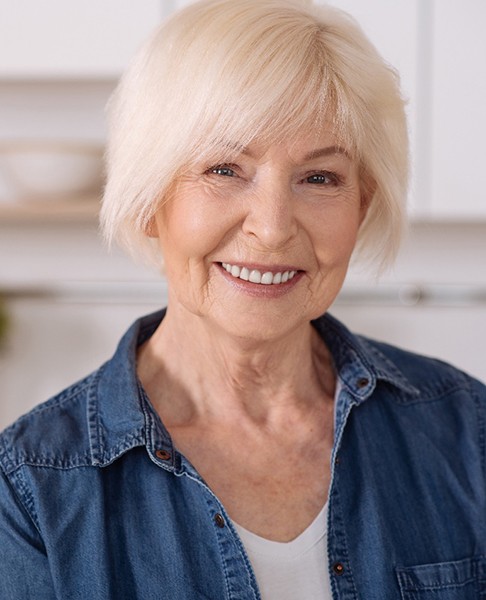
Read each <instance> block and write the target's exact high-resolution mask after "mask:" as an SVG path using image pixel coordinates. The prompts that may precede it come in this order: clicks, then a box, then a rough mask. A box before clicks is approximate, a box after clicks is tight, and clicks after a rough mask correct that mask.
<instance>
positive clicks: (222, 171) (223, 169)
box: [208, 165, 236, 177]
mask: <svg viewBox="0 0 486 600" xmlns="http://www.w3.org/2000/svg"><path fill="white" fill-rule="evenodd" d="M208 173H213V174H214V175H222V176H223V177H236V173H235V172H234V170H233V169H231V168H230V167H227V166H226V165H219V166H217V167H211V168H210V169H209V170H208Z"/></svg>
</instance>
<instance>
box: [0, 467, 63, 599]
mask: <svg viewBox="0 0 486 600" xmlns="http://www.w3.org/2000/svg"><path fill="white" fill-rule="evenodd" d="M0 548H1V553H2V558H1V560H0V599H2V600H3V599H5V600H7V599H8V600H23V599H27V598H35V599H36V600H55V598H56V595H55V593H54V587H53V584H52V578H51V574H50V571H49V564H48V560H47V555H46V552H45V549H44V545H43V543H42V539H41V537H40V535H39V532H38V530H37V528H36V527H35V524H34V523H33V521H32V519H31V518H30V516H29V514H28V513H27V511H26V510H25V508H24V507H23V505H22V503H21V501H20V499H19V497H18V496H17V494H16V492H15V490H14V489H13V487H12V486H11V484H10V483H9V481H8V480H7V478H6V477H5V474H4V473H3V472H2V471H1V470H0Z"/></svg>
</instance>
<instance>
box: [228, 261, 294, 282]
mask: <svg viewBox="0 0 486 600" xmlns="http://www.w3.org/2000/svg"><path fill="white" fill-rule="evenodd" d="M220 264H221V266H222V267H223V269H225V270H226V271H227V272H228V273H229V274H230V275H231V276H232V277H234V278H235V279H242V280H243V281H249V282H250V283H259V284H260V285H279V284H282V283H287V281H290V280H291V279H293V278H294V277H295V276H296V275H297V273H298V272H299V271H279V272H277V273H272V272H271V271H259V270H258V269H248V268H247V267H239V266H238V265H231V264H229V263H220Z"/></svg>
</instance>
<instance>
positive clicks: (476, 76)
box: [431, 0, 486, 220]
mask: <svg viewBox="0 0 486 600" xmlns="http://www.w3.org/2000/svg"><path fill="white" fill-rule="evenodd" d="M485 25H486V3H485V2H484V0H435V3H434V12H433V31H432V32H431V40H433V56H432V75H433V86H432V101H431V106H432V120H431V174H432V181H431V216H432V217H436V218H439V219H452V218H455V219H467V220H476V219H478V218H482V219H483V220H484V219H485V218H486V186H485V184H484V181H485V180H484V174H485V171H486V69H485V61H486V35H485V32H484V29H485Z"/></svg>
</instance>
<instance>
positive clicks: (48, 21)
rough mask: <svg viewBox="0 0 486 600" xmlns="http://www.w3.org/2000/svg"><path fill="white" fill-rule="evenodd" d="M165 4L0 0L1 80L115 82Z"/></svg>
mask: <svg viewBox="0 0 486 600" xmlns="http://www.w3.org/2000/svg"><path fill="white" fill-rule="evenodd" d="M163 3H164V0H143V1H142V2H139V1H137V0H84V1H83V2H80V1H78V0H41V1H40V0H0V15H1V17H0V78H1V79H13V80H19V79H63V78H64V79H85V78H87V79H97V78H116V77H118V76H119V75H120V73H121V72H122V71H123V69H124V68H125V67H126V65H127V63H128V61H129V60H130V58H131V57H132V56H133V54H134V52H135V51H136V49H137V47H138V46H139V45H140V43H141V42H142V41H143V40H144V39H145V38H146V36H147V35H148V33H149V32H150V31H151V30H152V29H153V28H154V27H155V26H156V25H157V23H158V22H159V21H160V20H161V17H162V16H163Z"/></svg>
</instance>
